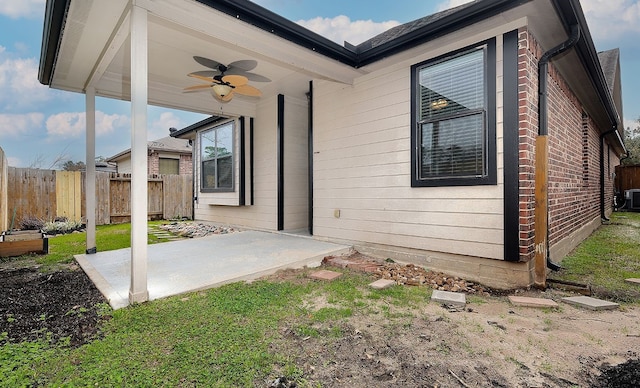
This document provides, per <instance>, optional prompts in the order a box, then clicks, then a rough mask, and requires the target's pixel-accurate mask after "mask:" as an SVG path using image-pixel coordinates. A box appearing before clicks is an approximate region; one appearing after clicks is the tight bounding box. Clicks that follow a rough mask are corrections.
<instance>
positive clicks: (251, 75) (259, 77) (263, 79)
mask: <svg viewBox="0 0 640 388" xmlns="http://www.w3.org/2000/svg"><path fill="white" fill-rule="evenodd" d="M226 74H227V75H241V76H244V77H247V79H248V80H249V81H254V82H271V79H269V78H267V77H265V76H263V75H260V74H256V73H251V72H248V71H241V70H238V69H235V71H234V69H229V71H227V72H226Z"/></svg>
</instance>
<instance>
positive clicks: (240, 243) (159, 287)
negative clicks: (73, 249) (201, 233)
mask: <svg viewBox="0 0 640 388" xmlns="http://www.w3.org/2000/svg"><path fill="white" fill-rule="evenodd" d="M349 250H350V247H349V246H345V245H338V244H332V243H328V242H323V241H317V240H314V239H312V238H309V237H302V236H293V235H285V234H279V233H269V232H258V231H246V232H239V233H231V234H224V235H215V236H208V237H202V238H195V239H187V240H180V241H172V242H167V243H161V244H153V245H149V246H148V253H147V257H148V259H147V266H148V272H147V278H148V281H147V284H148V286H147V287H148V290H149V299H150V300H153V299H158V298H164V297H167V296H171V295H177V294H182V293H186V292H192V291H197V290H202V289H207V288H211V287H216V286H220V285H223V284H226V283H232V282H236V281H241V280H253V279H257V278H259V277H261V276H264V275H268V274H271V273H274V272H275V271H277V270H279V269H283V268H301V267H303V266H305V265H306V266H309V267H316V266H319V265H320V263H321V262H322V259H323V258H324V257H325V256H327V255H340V254H343V253H348V252H349ZM75 258H76V261H77V262H78V264H80V266H81V267H82V269H83V270H84V271H85V272H86V273H87V275H88V276H89V278H90V279H91V280H92V281H93V283H94V284H95V285H96V287H97V288H98V290H100V292H101V293H102V294H103V295H104V296H105V298H107V300H108V301H109V304H110V305H111V307H113V308H114V309H119V308H122V307H126V306H128V305H129V284H130V273H131V249H130V248H126V249H119V250H115V251H108V252H98V253H96V254H93V255H85V254H82V255H76V256H75Z"/></svg>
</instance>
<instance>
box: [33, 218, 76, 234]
mask: <svg viewBox="0 0 640 388" xmlns="http://www.w3.org/2000/svg"><path fill="white" fill-rule="evenodd" d="M83 226H84V225H83V224H82V222H80V221H64V222H47V223H46V224H44V226H43V227H42V231H43V232H45V233H46V234H67V233H72V232H75V231H76V230H80V229H82V228H83Z"/></svg>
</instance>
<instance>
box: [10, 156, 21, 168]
mask: <svg viewBox="0 0 640 388" xmlns="http://www.w3.org/2000/svg"><path fill="white" fill-rule="evenodd" d="M7 164H8V165H9V166H11V167H23V165H22V160H20V158H16V157H13V156H7Z"/></svg>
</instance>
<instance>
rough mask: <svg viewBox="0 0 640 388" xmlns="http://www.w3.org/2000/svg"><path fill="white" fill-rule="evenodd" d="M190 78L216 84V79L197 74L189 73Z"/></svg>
mask: <svg viewBox="0 0 640 388" xmlns="http://www.w3.org/2000/svg"><path fill="white" fill-rule="evenodd" d="M187 75H188V76H189V77H193V78H197V79H200V80H203V81H206V82H216V80H215V79H213V78H211V77H203V76H201V75H198V74H195V73H189V74H187Z"/></svg>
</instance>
